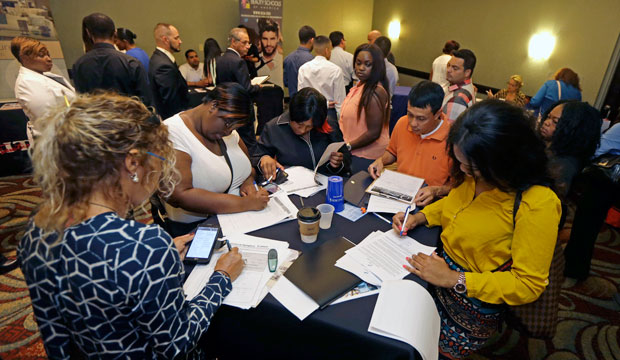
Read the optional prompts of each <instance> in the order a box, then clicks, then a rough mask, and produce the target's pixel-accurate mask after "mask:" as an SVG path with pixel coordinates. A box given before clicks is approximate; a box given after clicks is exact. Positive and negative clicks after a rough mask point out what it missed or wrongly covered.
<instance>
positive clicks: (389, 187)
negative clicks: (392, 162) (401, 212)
mask: <svg viewBox="0 0 620 360" xmlns="http://www.w3.org/2000/svg"><path fill="white" fill-rule="evenodd" d="M423 184H424V179H420V178H417V177H415V176H411V175H407V174H403V173H399V172H396V171H392V170H385V171H384V172H383V173H381V176H380V177H379V178H378V179H377V180H375V181H373V182H372V184H370V186H368V189H366V192H368V193H371V194H374V195H379V196H382V197H385V198H389V199H393V200H397V201H400V202H403V203H405V204H411V203H413V199H414V198H415V195H416V194H417V193H418V190H420V188H421V187H422V185H423Z"/></svg>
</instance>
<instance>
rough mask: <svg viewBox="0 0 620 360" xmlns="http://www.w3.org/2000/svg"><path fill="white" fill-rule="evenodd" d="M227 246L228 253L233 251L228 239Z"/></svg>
mask: <svg viewBox="0 0 620 360" xmlns="http://www.w3.org/2000/svg"><path fill="white" fill-rule="evenodd" d="M226 246H227V247H228V251H232V248H231V247H230V241H228V239H226Z"/></svg>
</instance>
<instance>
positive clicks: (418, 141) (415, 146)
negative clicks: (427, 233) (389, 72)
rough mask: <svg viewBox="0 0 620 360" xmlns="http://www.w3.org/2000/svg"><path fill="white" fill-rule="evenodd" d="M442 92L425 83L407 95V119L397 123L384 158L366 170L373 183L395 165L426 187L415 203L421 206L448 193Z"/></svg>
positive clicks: (448, 168) (448, 157) (447, 158)
mask: <svg viewBox="0 0 620 360" xmlns="http://www.w3.org/2000/svg"><path fill="white" fill-rule="evenodd" d="M443 98H444V92H443V89H442V88H441V86H440V85H438V84H435V83H433V82H431V81H428V80H425V81H422V82H420V83H418V84H417V85H416V86H414V87H413V88H412V89H411V92H409V102H408V104H407V115H405V116H403V117H402V118H400V119H399V120H398V122H397V123H396V126H394V130H393V131H392V137H391V138H390V144H389V145H388V147H387V149H386V150H385V153H384V154H383V156H381V157H380V158H379V159H377V160H375V161H374V162H373V163H372V164H370V166H369V167H368V172H369V173H370V176H372V177H373V178H374V179H376V178H378V177H379V176H381V172H382V171H383V167H384V166H386V165H389V164H392V163H394V162H395V161H398V168H397V171H398V172H402V173H405V174H408V175H413V176H416V177H419V178H422V179H424V180H425V182H426V184H427V185H428V186H426V187H424V188H422V189H420V191H419V192H418V194H417V195H416V197H415V199H414V201H415V203H416V204H417V205H420V206H424V205H427V204H429V203H430V202H432V201H433V200H434V199H435V198H437V197H439V196H443V195H446V194H447V193H448V192H449V191H450V186H449V177H450V166H451V161H450V156H449V155H448V153H447V151H446V140H447V138H448V132H449V131H450V123H449V122H448V121H444V119H443V113H442V111H441V104H442V102H443Z"/></svg>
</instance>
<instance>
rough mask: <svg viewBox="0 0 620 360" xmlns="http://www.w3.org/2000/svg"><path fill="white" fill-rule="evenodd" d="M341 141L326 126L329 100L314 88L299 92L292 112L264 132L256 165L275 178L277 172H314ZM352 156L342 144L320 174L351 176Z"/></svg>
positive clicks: (275, 119) (274, 121) (267, 125)
mask: <svg viewBox="0 0 620 360" xmlns="http://www.w3.org/2000/svg"><path fill="white" fill-rule="evenodd" d="M336 141H338V140H337V139H336V135H335V134H334V133H333V131H332V129H331V127H330V126H329V125H328V124H327V100H326V99H325V97H324V96H323V95H321V93H320V92H318V91H317V90H315V89H313V88H304V89H301V90H300V91H298V92H297V93H296V94H295V95H294V96H293V98H292V99H291V103H290V105H289V111H287V112H285V113H284V114H282V115H280V116H278V117H276V118H274V119H271V120H270V121H269V122H268V123H267V124H266V125H265V128H264V130H263V132H262V133H261V136H260V140H259V141H258V148H257V152H256V154H255V155H254V157H253V158H254V159H253V160H254V164H255V165H256V167H257V168H258V169H259V171H261V172H262V173H263V175H264V176H265V177H269V176H273V178H275V176H276V169H277V168H280V169H284V167H285V166H303V167H305V168H308V169H311V170H314V168H315V167H316V164H317V162H318V161H319V159H320V158H321V155H323V152H324V151H325V149H326V148H327V146H328V145H329V144H331V143H333V142H336ZM350 164H351V154H350V152H348V151H347V150H346V147H345V146H344V145H343V146H342V147H341V148H340V149H339V151H338V152H332V153H331V156H330V158H329V161H328V162H327V163H325V164H324V165H322V166H321V168H320V169H319V172H321V173H324V174H328V175H341V176H343V175H344V176H348V175H349V174H350Z"/></svg>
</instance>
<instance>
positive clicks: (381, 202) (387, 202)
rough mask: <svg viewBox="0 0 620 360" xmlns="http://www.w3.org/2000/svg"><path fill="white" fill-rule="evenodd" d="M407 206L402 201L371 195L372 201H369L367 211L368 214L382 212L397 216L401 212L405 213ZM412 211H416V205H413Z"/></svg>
mask: <svg viewBox="0 0 620 360" xmlns="http://www.w3.org/2000/svg"><path fill="white" fill-rule="evenodd" d="M407 206H408V205H407V204H405V203H403V202H402V201H398V200H394V199H388V198H385V197H382V196H378V195H370V200H369V201H368V208H367V209H366V210H367V211H368V212H375V213H377V212H382V213H389V214H396V213H398V212H401V211H405V210H406V209H407ZM410 206H411V208H410V210H415V204H414V203H412V204H411V205H410Z"/></svg>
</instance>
